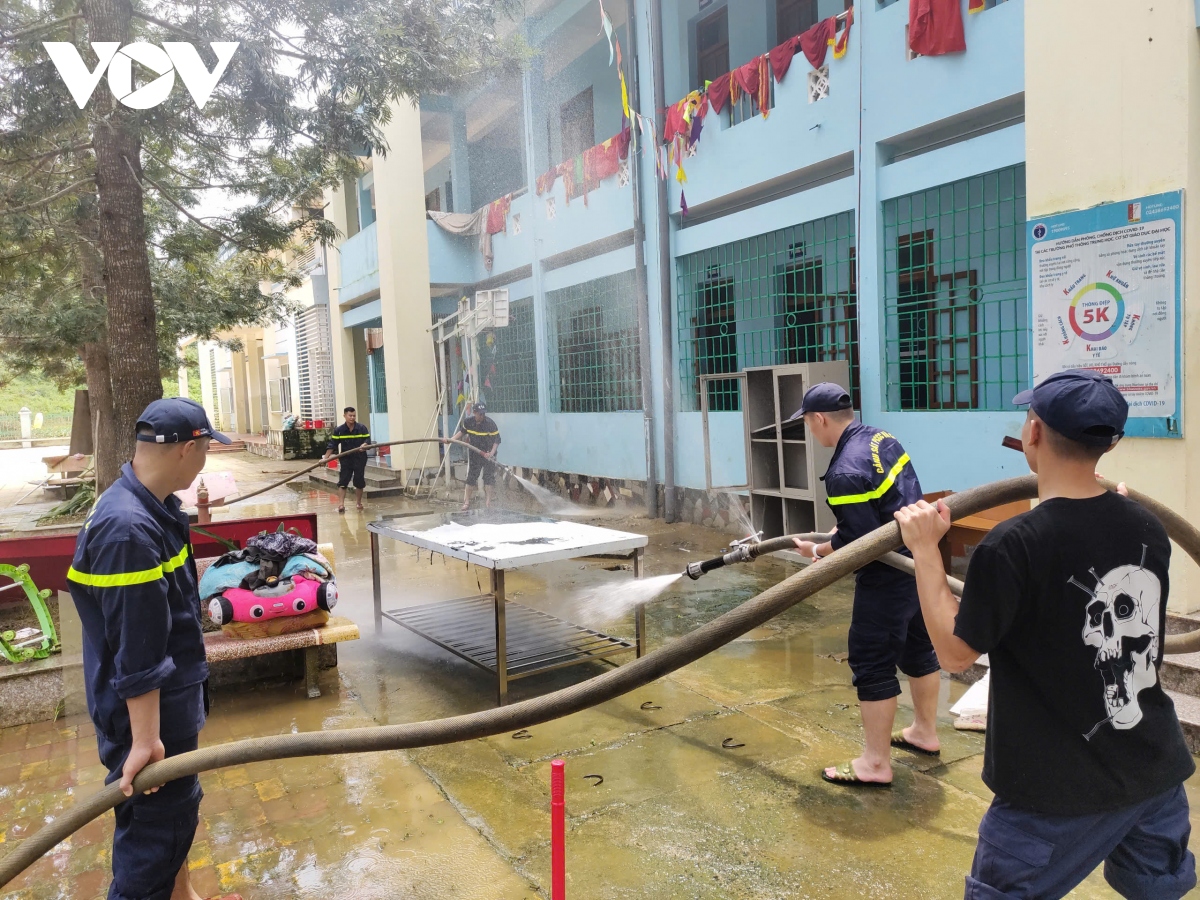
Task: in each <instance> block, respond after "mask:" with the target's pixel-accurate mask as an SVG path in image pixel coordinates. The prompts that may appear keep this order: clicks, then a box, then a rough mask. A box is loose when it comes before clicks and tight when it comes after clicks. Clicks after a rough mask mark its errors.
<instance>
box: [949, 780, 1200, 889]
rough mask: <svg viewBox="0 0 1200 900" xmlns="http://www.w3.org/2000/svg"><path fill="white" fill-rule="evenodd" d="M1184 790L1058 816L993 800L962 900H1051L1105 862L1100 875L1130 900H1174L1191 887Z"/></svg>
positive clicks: (1180, 787) (1193, 871)
mask: <svg viewBox="0 0 1200 900" xmlns="http://www.w3.org/2000/svg"><path fill="white" fill-rule="evenodd" d="M1190 834H1191V823H1190V821H1189V818H1188V801H1187V794H1186V793H1184V789H1183V785H1176V786H1175V787H1173V788H1172V789H1171V790H1169V791H1167V792H1166V793H1164V794H1160V795H1158V796H1157V797H1151V798H1150V799H1149V800H1143V801H1142V802H1141V803H1136V804H1134V805H1133V806H1126V807H1123V808H1122V809H1118V810H1114V811H1112V812H1104V813H1093V814H1091V815H1086V816H1058V815H1050V814H1047V813H1038V812H1033V811H1030V810H1025V809H1018V808H1017V807H1014V806H1010V805H1009V804H1007V803H1005V802H1004V801H1003V800H1001V799H1000V798H999V797H997V798H996V799H994V800H993V801H992V805H991V807H990V808H989V809H988V811H987V812H986V813H984V816H983V821H982V822H980V823H979V844H978V846H977V847H976V848H975V862H974V863H973V864H972V866H971V874H970V875H968V876H967V886H966V893H965V894H964V897H965V898H966V900H1000V898H1016V900H1025V898H1029V900H1034V898H1036V900H1057V898H1059V897H1063V896H1065V895H1066V894H1067V893H1069V892H1070V891H1071V890H1072V889H1073V888H1074V887H1075V886H1076V885H1078V884H1079V883H1080V882H1081V881H1083V880H1084V879H1085V878H1087V876H1088V875H1090V874H1091V873H1092V871H1093V870H1094V869H1095V868H1096V867H1097V866H1098V865H1100V863H1101V862H1103V863H1104V878H1105V880H1106V881H1107V882H1108V883H1109V884H1110V885H1111V886H1112V888H1113V890H1115V891H1116V892H1117V893H1118V894H1120V895H1121V896H1122V897H1125V898H1128V900H1178V898H1179V897H1182V896H1184V895H1185V894H1186V893H1187V892H1188V891H1190V890H1191V889H1192V888H1193V887H1195V886H1196V858H1195V857H1194V856H1193V855H1192V852H1191V851H1190V850H1188V838H1189V836H1190Z"/></svg>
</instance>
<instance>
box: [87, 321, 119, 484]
mask: <svg viewBox="0 0 1200 900" xmlns="http://www.w3.org/2000/svg"><path fill="white" fill-rule="evenodd" d="M80 356H82V357H83V367H84V371H85V372H86V374H87V386H88V403H89V405H90V406H91V412H92V438H93V440H92V446H93V448H94V450H95V455H94V456H93V457H92V458H93V459H94V460H95V463H96V493H97V495H99V494H101V493H103V492H104V491H105V490H107V489H108V488H109V487H110V486H111V485H112V483H113V482H114V481H116V480H117V479H118V478H120V477H121V463H122V462H123V460H122V458H121V456H120V455H119V454H118V453H116V452H115V450H116V435H115V428H114V425H115V423H114V421H113V391H112V373H111V371H110V369H109V362H108V346H107V345H106V344H105V343H104V342H103V341H97V342H96V343H94V344H84V346H83V349H82V350H81V351H80Z"/></svg>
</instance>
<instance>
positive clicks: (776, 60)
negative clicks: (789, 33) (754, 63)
mask: <svg viewBox="0 0 1200 900" xmlns="http://www.w3.org/2000/svg"><path fill="white" fill-rule="evenodd" d="M799 47H800V38H799V36H797V37H790V38H788V39H787V40H786V41H784V42H783V43H782V44H780V45H779V46H778V47H775V48H774V49H773V50H771V52H770V53H768V54H767V55H768V56H769V57H771V73H772V74H773V75H774V76H775V80H776V81H783V76H784V75H786V74H787V73H788V69H790V68H791V67H792V57H793V56H795V55H796V50H797V49H798V48H799Z"/></svg>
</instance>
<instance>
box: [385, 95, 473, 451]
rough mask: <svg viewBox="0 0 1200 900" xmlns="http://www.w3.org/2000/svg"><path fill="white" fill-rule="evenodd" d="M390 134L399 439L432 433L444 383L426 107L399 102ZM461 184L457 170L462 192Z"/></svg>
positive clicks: (392, 374)
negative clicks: (424, 142) (432, 264)
mask: <svg viewBox="0 0 1200 900" xmlns="http://www.w3.org/2000/svg"><path fill="white" fill-rule="evenodd" d="M384 135H385V137H386V138H387V142H388V146H389V148H390V149H389V151H388V155H387V157H386V158H380V159H377V160H376V161H375V206H376V211H377V213H378V219H377V220H376V228H377V234H378V240H379V295H380V300H381V303H380V306H381V307H382V313H383V325H382V327H383V352H384V368H385V371H386V372H387V394H388V430H389V432H390V433H389V435H388V439H389V440H393V441H395V440H403V439H406V438H421V437H429V436H430V435H429V433H428V431H429V428H430V422H431V417H432V416H433V412H434V409H435V407H436V405H437V388H436V385H435V382H434V362H433V357H434V353H433V338H432V336H431V335H430V334H429V327H430V325H431V324H432V323H433V313H432V310H431V307H430V301H429V243H428V238H427V236H426V231H425V228H426V219H425V181H424V177H423V174H422V173H423V172H424V166H423V163H422V155H421V112H420V110H419V109H418V108H416V107H414V106H412V105H411V104H409V103H408V102H407V101H406V100H401V101H400V102H398V103H396V104H394V105H393V108H392V120H391V122H389V123H388V126H387V129H386V130H385V132H384ZM458 184H459V182H458V181H457V176H456V180H455V186H454V190H455V192H456V193H457V192H458ZM456 208H457V207H456ZM401 450H403V451H404V452H403V454H402V453H401V452H400V451H401ZM420 455H421V454H420V447H419V446H416V447H404V448H399V447H397V448H395V452H393V454H392V466H393V467H394V468H406V469H407V468H409V467H411V466H413V465H416V463H417V460H418V459H419V458H420ZM425 459H426V460H427V461H428V460H430V459H432V463H430V465H436V464H437V453H432V454H429V453H426V454H425Z"/></svg>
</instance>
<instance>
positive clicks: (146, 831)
mask: <svg viewBox="0 0 1200 900" xmlns="http://www.w3.org/2000/svg"><path fill="white" fill-rule="evenodd" d="M96 743H97V747H98V749H99V751H100V761H101V762H102V763H104V765H105V767H106V768H107V769H108V777H107V778H105V779H104V782H105V784H111V783H113V782H114V781H120V779H121V769H122V767H123V766H124V765H125V759H126V757H128V756H129V749H130V748H129V745H128V744H116V743H112V742H110V741H108V740H106V739H105V738H104V737H103V736H101V735H99V734H97V735H96ZM198 744H199V738H198V736H197V735H192V736H191V737H190V738H183V739H180V740H177V741H163V745H164V747H165V748H166V751H167V756H176V755H178V754H180V753H187V752H188V751H190V750H195V749H196V747H197V746H198ZM202 796H203V791H201V790H200V779H199V778H198V777H196V776H195V775H191V776H189V777H187V778H180V779H177V780H175V781H168V782H167V783H166V784H164V785H163V786H162V787H161V788H159V789H158V791H157V792H156V793H153V794H134V795H133V796H132V797H130V798H129V799H128V800H126V801H125V802H123V803H122V804H121V805H120V806H118V807H117V808H116V810H115V812H116V817H117V825H116V830H115V832H114V833H113V855H112V870H113V878H112V884H111V885H110V886H109V889H108V900H169V898H170V896H171V890H172V889H173V888H174V887H175V876H176V875H177V874H178V873H179V870H180V869H181V868H183V866H184V865H185V864H186V863H187V855H188V851H189V850H191V849H192V839H193V838H195V836H196V826H197V825H198V824H199V822H200V798H201V797H202Z"/></svg>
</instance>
